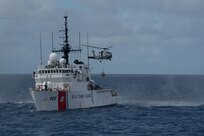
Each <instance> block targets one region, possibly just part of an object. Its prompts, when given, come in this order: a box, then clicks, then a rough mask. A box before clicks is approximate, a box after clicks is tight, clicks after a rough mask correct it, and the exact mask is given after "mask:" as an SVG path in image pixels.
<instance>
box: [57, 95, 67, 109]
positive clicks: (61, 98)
mask: <svg viewBox="0 0 204 136" xmlns="http://www.w3.org/2000/svg"><path fill="white" fill-rule="evenodd" d="M58 110H59V111H65V110H66V92H65V91H59V92H58Z"/></svg>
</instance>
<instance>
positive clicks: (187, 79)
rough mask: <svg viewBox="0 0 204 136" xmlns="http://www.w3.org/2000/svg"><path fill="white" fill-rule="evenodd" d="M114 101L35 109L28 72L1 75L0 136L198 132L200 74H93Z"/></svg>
mask: <svg viewBox="0 0 204 136" xmlns="http://www.w3.org/2000/svg"><path fill="white" fill-rule="evenodd" d="M93 79H94V80H95V81H96V82H97V83H98V84H100V85H102V86H104V87H108V88H114V89H116V90H117V91H118V94H119V97H118V99H119V101H118V104H117V105H115V106H110V107H101V108H89V109H77V110H68V111H65V112H57V111H52V112H37V111H35V107H34V104H33V102H32V99H31V97H30V95H29V92H28V88H29V87H33V86H34V81H33V79H32V77H31V75H0V86H1V90H0V136H4V135H5V136H12V135H16V136H22V135H28V136H30V135H36V136H50V135H53V136H54V135H57V136H58V135H62V136H63V135H65V136H69V135H73V136H75V135H77V136H78V135H79V136H80V135H83V136H86V135H87V136H91V135H93V136H104V135H105V136H106V135H107V136H126V135H127V136H146V135H147V136H148V135H149V136H168V135H170V136H203V135H204V75H107V77H105V78H103V77H100V75H93Z"/></svg>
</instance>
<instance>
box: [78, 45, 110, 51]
mask: <svg viewBox="0 0 204 136" xmlns="http://www.w3.org/2000/svg"><path fill="white" fill-rule="evenodd" d="M82 46H86V47H91V48H96V49H103V50H109V49H110V48H111V47H113V46H109V47H107V48H102V47H97V46H92V45H86V44H82Z"/></svg>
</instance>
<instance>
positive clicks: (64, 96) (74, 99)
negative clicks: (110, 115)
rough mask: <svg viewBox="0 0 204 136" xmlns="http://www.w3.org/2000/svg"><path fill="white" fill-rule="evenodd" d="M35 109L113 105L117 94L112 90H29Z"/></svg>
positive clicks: (67, 108)
mask: <svg viewBox="0 0 204 136" xmlns="http://www.w3.org/2000/svg"><path fill="white" fill-rule="evenodd" d="M30 94H31V96H32V98H33V101H34V104H35V107H36V111H53V110H58V111H65V110H69V109H80V108H91V107H101V106H108V105H114V104H116V103H117V94H116V93H115V92H114V91H112V90H92V91H36V90H32V89H31V90H30Z"/></svg>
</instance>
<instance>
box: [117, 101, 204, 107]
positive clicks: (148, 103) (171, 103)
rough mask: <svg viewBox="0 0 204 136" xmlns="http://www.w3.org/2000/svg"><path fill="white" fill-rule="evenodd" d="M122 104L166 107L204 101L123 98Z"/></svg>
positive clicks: (196, 104)
mask: <svg viewBox="0 0 204 136" xmlns="http://www.w3.org/2000/svg"><path fill="white" fill-rule="evenodd" d="M118 104H120V105H133V106H140V107H166V106H181V107H182V106H185V107H186V106H189V107H193V106H202V105H204V102H190V101H136V100H122V101H119V102H118Z"/></svg>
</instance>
